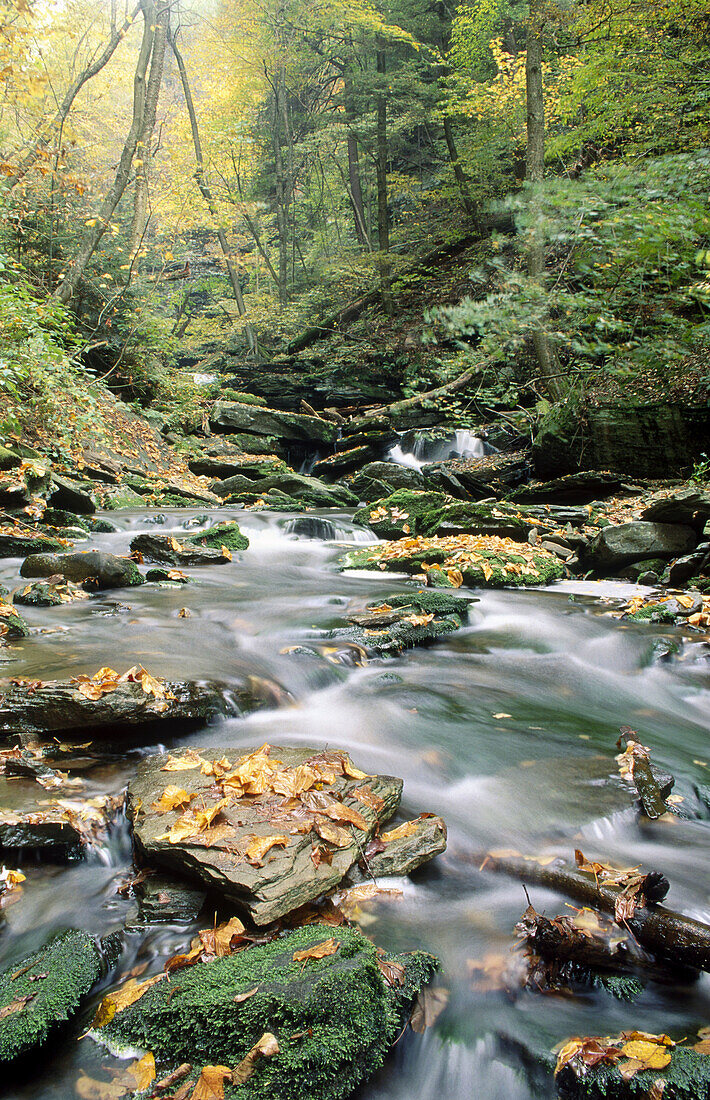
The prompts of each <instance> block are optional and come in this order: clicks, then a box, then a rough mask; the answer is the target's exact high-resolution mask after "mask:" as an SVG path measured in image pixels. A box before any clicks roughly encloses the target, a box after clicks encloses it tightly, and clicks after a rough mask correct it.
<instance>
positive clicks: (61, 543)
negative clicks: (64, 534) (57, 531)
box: [0, 531, 71, 558]
mask: <svg viewBox="0 0 710 1100" xmlns="http://www.w3.org/2000/svg"><path fill="white" fill-rule="evenodd" d="M70 546H71V543H70V542H67V540H66V539H62V538H52V536H51V535H45V534H43V533H42V532H41V531H38V532H37V534H36V535H31V534H29V533H28V532H27V531H23V532H22V533H19V532H18V533H17V534H7V533H5V534H0V558H26V557H27V556H28V555H29V554H43V553H48V554H51V553H61V552H62V550H66V549H67V547H70Z"/></svg>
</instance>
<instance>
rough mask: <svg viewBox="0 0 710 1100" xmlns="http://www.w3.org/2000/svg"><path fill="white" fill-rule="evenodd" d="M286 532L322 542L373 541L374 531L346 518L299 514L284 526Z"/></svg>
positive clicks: (295, 536)
mask: <svg viewBox="0 0 710 1100" xmlns="http://www.w3.org/2000/svg"><path fill="white" fill-rule="evenodd" d="M283 530H284V534H286V535H291V536H292V537H294V538H299V539H317V540H319V541H321V542H336V541H337V542H366V543H370V542H373V541H374V540H373V535H372V531H369V530H366V529H365V528H364V527H357V526H356V525H355V524H354V523H349V522H348V521H346V520H337V519H325V518H324V517H323V516H297V517H296V518H295V519H290V520H289V521H288V522H287V523H286V525H285V526H284V529H283Z"/></svg>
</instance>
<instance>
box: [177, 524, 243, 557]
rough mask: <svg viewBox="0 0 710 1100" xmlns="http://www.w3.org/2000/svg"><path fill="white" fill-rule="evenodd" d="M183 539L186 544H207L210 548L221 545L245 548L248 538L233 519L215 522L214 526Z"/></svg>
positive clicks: (215, 548)
mask: <svg viewBox="0 0 710 1100" xmlns="http://www.w3.org/2000/svg"><path fill="white" fill-rule="evenodd" d="M183 541H184V542H185V543H186V544H187V545H190V544H192V545H194V546H209V547H210V548H211V549H212V550H220V549H221V548H222V547H223V546H226V547H227V549H228V550H235V551H236V550H246V549H247V547H248V546H249V539H248V538H247V537H246V535H243V534H242V532H241V531H240V530H239V526H238V524H237V523H236V522H235V521H234V520H226V521H225V522H224V523H217V524H215V525H214V527H209V528H208V529H207V530H206V531H200V533H199V534H197V535H190V537H189V538H188V539H184V540H183Z"/></svg>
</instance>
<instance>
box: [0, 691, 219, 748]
mask: <svg viewBox="0 0 710 1100" xmlns="http://www.w3.org/2000/svg"><path fill="white" fill-rule="evenodd" d="M86 679H88V678H85V680H86ZM161 684H162V686H163V687H164V689H165V694H164V696H162V695H160V694H158V695H156V694H153V693H152V692H150V693H149V692H146V691H144V689H143V685H142V683H141V682H140V680H138V682H124V683H118V684H117V686H116V687H115V688H113V689H111V690H109V691H107V692H106V693H105V694H103V695H101V697H100V698H98V699H92V698H87V695H85V694H83V693H82V691H80V690H79V689H80V687H85V685H84V684H82V682H81V681H73V680H47V681H45V682H41V681H39V682H38V681H35V680H28V681H19V682H17V683H12V682H11V681H9V680H0V735H3V736H4V737H5V738H8V737H9V738H17V737H18V736H20V735H24V736H27V735H40V736H48V735H54V734H59V733H61V734H65V735H69V734H86V733H90V734H91V736H92V737H94V738H96V737H108V736H110V735H113V734H116V735H119V736H121V735H122V736H124V737H126V736H130V735H131V734H138V733H142V732H144V730H145V729H146V728H150V729H151V730H152V729H156V728H160V729H164V730H170V732H171V733H173V732H174V731H175V730H174V727H175V725H176V724H179V725H180V726H181V727H189V726H196V725H201V724H203V723H205V722H208V721H210V720H211V719H212V718H214V717H216V716H217V715H218V714H223V713H225V711H226V709H227V707H226V703H225V700H224V694H223V691H222V688H221V686H220V685H218V684H215V683H197V682H194V681H185V680H180V681H176V680H168V681H165V682H162V681H161ZM89 690H90V689H89Z"/></svg>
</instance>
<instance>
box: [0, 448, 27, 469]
mask: <svg viewBox="0 0 710 1100" xmlns="http://www.w3.org/2000/svg"><path fill="white" fill-rule="evenodd" d="M21 463H22V458H21V457H20V455H18V454H16V453H15V452H14V451H11V450H10V448H9V447H3V446H2V444H0V470H12V469H14V467H16V466H19V465H20V464H21Z"/></svg>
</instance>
